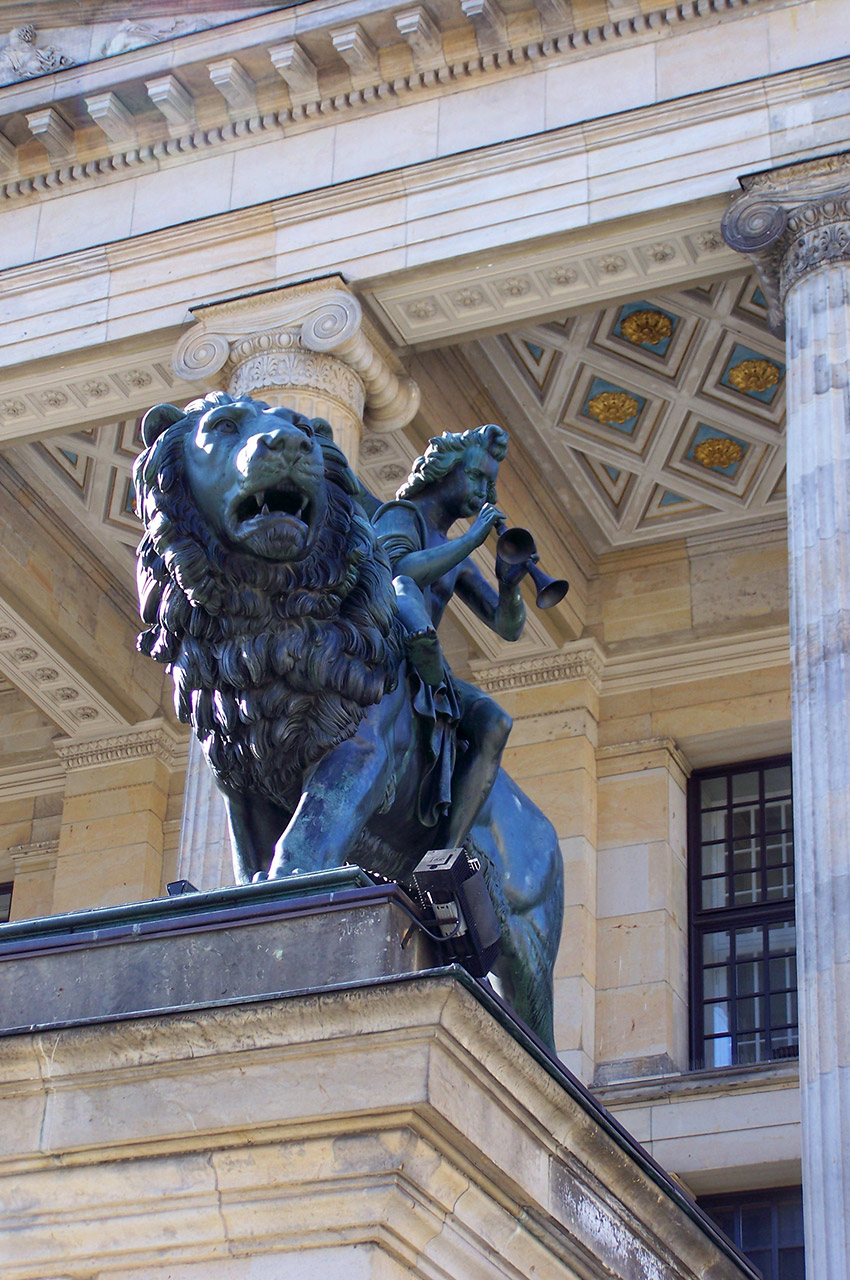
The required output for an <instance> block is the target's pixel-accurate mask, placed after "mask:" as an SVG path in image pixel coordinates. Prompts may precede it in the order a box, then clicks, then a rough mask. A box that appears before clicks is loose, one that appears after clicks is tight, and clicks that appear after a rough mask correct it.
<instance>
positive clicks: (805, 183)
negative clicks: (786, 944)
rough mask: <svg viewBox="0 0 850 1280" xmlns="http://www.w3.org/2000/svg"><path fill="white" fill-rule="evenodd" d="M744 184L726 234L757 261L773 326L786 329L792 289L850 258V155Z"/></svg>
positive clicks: (728, 217) (746, 180) (754, 176)
mask: <svg viewBox="0 0 850 1280" xmlns="http://www.w3.org/2000/svg"><path fill="white" fill-rule="evenodd" d="M740 182H741V186H742V188H743V194H742V195H740V196H738V197H737V199H736V200H735V201H734V202H733V203H732V205H731V206H730V207H729V209H727V211H726V213H725V215H724V217H723V222H722V224H721V230H722V232H723V238H724V240H725V241H726V243H727V244H728V245H729V247H730V248H731V249H735V250H736V251H737V252H738V253H744V254H746V255H747V257H749V258H750V260H751V261H752V262H753V264H754V265H755V267H756V270H757V271H758V274H759V279H760V281H761V285H762V291H763V292H764V295H765V297H766V299H767V302H768V320H769V323H770V326H771V328H772V329H773V330H774V332H776V333H781V332H782V331H783V329H784V323H785V312H784V308H785V297H786V295H787V293H788V291H789V289H791V288H793V286H794V285H795V284H796V283H797V281H798V280H801V279H802V278H803V277H804V276H806V275H808V274H809V272H811V271H815V270H817V268H818V267H822V266H826V265H828V264H830V263H834V262H850V153H848V152H842V153H841V154H839V155H833V156H824V157H821V158H820V159H818V160H811V161H805V162H803V163H802V164H796V165H789V166H787V168H783V169H778V170H775V171H768V172H766V173H756V174H749V175H747V176H745V177H743V178H741V179H740Z"/></svg>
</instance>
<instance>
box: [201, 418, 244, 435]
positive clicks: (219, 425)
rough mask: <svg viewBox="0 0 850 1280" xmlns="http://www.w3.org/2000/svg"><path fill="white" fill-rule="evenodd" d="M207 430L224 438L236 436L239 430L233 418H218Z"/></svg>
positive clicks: (208, 425)
mask: <svg viewBox="0 0 850 1280" xmlns="http://www.w3.org/2000/svg"><path fill="white" fill-rule="evenodd" d="M207 430H208V431H217V432H218V433H219V435H223V436H235V435H236V433H237V431H238V430H239V428H238V426H237V425H236V423H235V422H234V421H233V419H232V418H216V419H215V420H214V421H213V422H210V423H208V424H207Z"/></svg>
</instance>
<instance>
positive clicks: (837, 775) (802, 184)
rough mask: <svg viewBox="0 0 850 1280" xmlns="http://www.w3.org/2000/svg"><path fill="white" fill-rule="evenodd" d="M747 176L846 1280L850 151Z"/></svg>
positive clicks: (798, 823)
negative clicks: (769, 338) (782, 358)
mask: <svg viewBox="0 0 850 1280" xmlns="http://www.w3.org/2000/svg"><path fill="white" fill-rule="evenodd" d="M741 185H742V187H743V194H742V195H741V196H739V197H738V199H737V200H736V201H735V202H734V203H733V204H732V206H731V207H730V209H729V210H728V212H727V214H726V216H725V218H724V223H723V234H724V237H725V238H726V240H727V243H728V244H730V245H731V246H732V247H733V248H735V249H738V250H739V251H740V252H742V253H746V254H747V255H748V257H749V258H750V260H751V261H752V262H753V264H754V265H755V267H756V269H757V270H758V273H759V277H760V280H761V284H762V287H763V291H764V294H765V297H766V298H767V301H768V307H769V312H770V316H771V321H772V323H773V325H774V327H776V328H779V327H781V326H782V325H784V328H785V333H786V341H787V352H788V408H787V432H786V436H787V468H788V519H789V533H788V538H789V561H790V576H791V605H790V628H791V695H792V700H791V708H792V735H793V753H794V754H793V767H794V841H795V851H796V852H795V859H796V867H797V950H798V987H799V1010H800V1085H801V1095H802V1118H803V1126H802V1129H803V1198H804V1216H805V1232H806V1273H807V1275H809V1276H811V1277H814V1278H816V1280H850V153H844V154H841V155H837V156H826V157H820V158H818V159H816V160H812V161H806V162H804V163H801V164H798V165H791V166H787V167H785V168H783V169H778V170H773V171H768V172H766V173H761V174H753V175H749V176H747V177H744V178H742V179H741Z"/></svg>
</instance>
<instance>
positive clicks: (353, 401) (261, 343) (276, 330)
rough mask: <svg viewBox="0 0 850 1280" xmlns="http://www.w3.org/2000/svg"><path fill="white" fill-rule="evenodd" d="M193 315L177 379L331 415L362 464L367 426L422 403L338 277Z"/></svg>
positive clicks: (351, 455) (389, 423) (409, 412)
mask: <svg viewBox="0 0 850 1280" xmlns="http://www.w3.org/2000/svg"><path fill="white" fill-rule="evenodd" d="M192 313H193V315H194V317H195V323H194V324H193V325H192V326H191V327H190V328H189V329H187V331H186V332H185V333H184V335H183V337H182V338H181V339H180V342H179V343H178V345H177V349H176V351H175V354H174V361H173V364H174V370H175V372H176V373H177V375H178V377H181V378H184V379H186V380H187V381H191V382H195V383H197V382H198V381H203V380H204V379H209V385H210V387H214V386H216V387H218V388H220V389H224V390H226V391H228V392H229V393H230V394H231V395H233V396H240V395H253V396H257V397H258V398H264V399H266V400H267V401H268V402H269V403H271V404H278V405H283V404H285V405H287V406H289V407H290V408H293V409H297V410H298V411H299V412H301V413H304V414H306V415H307V416H308V417H322V418H327V420H328V421H329V422H330V423H331V425H332V427H333V429H334V436H335V438H336V440H337V443H338V444H339V445H340V446H341V448H342V449H343V450H344V452H345V453H346V455H347V456H348V459H349V462H350V463H351V464H352V466H353V467H355V468H356V467H357V462H358V456H359V447H360V440H361V437H362V434H363V430H364V426H365V427H366V428H368V429H370V430H373V431H395V430H399V429H400V428H402V427H404V426H406V425H407V423H408V422H410V420H411V418H412V417H413V415H414V414H415V413H416V410H417V408H418V407H419V388H418V387H417V385H416V383H415V382H413V380H412V379H410V378H408V377H406V376H405V374H404V371H403V369H402V366H401V364H400V362H399V361H398V359H397V358H396V357H395V356H394V354H393V353H392V351H391V350H390V348H389V346H388V345H387V344H386V343H385V342H384V341H383V339H382V338H381V337H380V335H379V334H378V332H377V330H376V329H375V328H374V326H373V325H372V324H371V323H370V321H369V320H368V319H367V317H366V316H364V314H363V309H362V307H361V305H360V302H359V300H358V299H357V298H356V297H355V295H354V294H353V293H352V292H351V290H350V289H348V288H347V286H346V285H345V283H344V282H343V281H342V280H341V279H340V277H338V276H331V277H328V278H326V279H323V280H314V281H310V282H309V283H307V284H298V285H289V286H284V287H282V288H279V289H270V290H268V291H265V292H263V293H257V294H252V295H249V296H248V297H244V298H234V299H230V300H228V301H225V302H215V303H211V304H208V305H203V306H198V307H194V308H193V309H192Z"/></svg>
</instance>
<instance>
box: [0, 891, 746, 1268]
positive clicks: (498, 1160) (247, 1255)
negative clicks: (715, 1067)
mask: <svg viewBox="0 0 850 1280" xmlns="http://www.w3.org/2000/svg"><path fill="white" fill-rule="evenodd" d="M336 874H337V876H339V875H347V876H348V878H349V880H351V877H352V876H356V874H357V873H356V872H352V871H351V870H350V869H349V870H348V871H346V872H344V873H342V872H340V873H336ZM308 880H309V877H293V878H292V881H290V882H289V884H288V885H287V884H286V883H285V882H284V884H283V885H282V886H281V885H279V886H276V887H272V890H270V889H268V888H267V887H266V886H247V887H245V888H243V889H241V890H231V891H228V892H229V893H231V894H236V895H240V894H241V895H242V898H241V899H240V901H241V902H242V905H243V907H244V904H245V902H247V901H248V900H249V899H250V898H251V895H252V894H254V893H255V891H257V890H261V891H262V892H263V893H265V894H266V898H265V902H266V906H267V908H268V909H269V910H270V911H272V913H273V915H274V920H275V921H276V925H273V924H272V917H271V916H267V917H266V918H265V919H264V920H263V919H261V918H260V917H259V915H258V918H257V920H256V921H255V922H254V923H253V924H252V923H251V921H250V920H249V919H246V918H244V915H243V918H242V919H241V923H240V925H239V927H234V928H233V929H231V930H229V931H228V935H227V937H228V961H229V963H230V965H231V970H230V971H231V972H233V973H240V974H241V975H242V979H243V982H242V990H241V994H239V996H238V997H236V998H234V996H233V995H232V994H231V995H230V996H229V997H228V998H227V999H225V1000H216V999H214V998H212V997H213V996H214V988H215V986H216V985H217V983H218V982H219V981H220V980H222V979H225V968H224V967H222V962H221V958H219V960H217V961H215V963H214V964H213V965H212V968H211V970H210V972H208V973H207V975H206V976H204V975H203V974H202V973H200V972H198V971H196V972H195V975H194V979H193V980H194V982H195V983H196V985H197V984H200V987H199V988H198V990H196V991H195V992H194V998H193V1000H183V1002H182V1004H180V1003H179V1002H178V1003H177V1004H172V1006H171V1007H170V1008H169V1009H167V1010H162V1009H160V1010H156V1009H148V1010H147V1011H146V1010H144V1009H143V1008H141V1009H139V1016H135V1017H130V1016H127V1015H126V1014H125V1015H124V1016H121V1015H118V1016H116V1014H115V1013H113V1014H112V1015H111V1016H107V1015H105V1014H103V1015H101V1016H97V1015H94V1014H92V1012H91V1010H89V1014H88V1017H87V1019H86V1020H85V1021H78V1022H77V1024H76V1025H68V1022H69V1020H70V1015H71V1010H70V1008H68V1009H66V1010H65V1017H64V1021H65V1025H64V1026H63V1025H52V1026H51V1025H45V1026H43V1027H42V1028H41V1029H40V1030H38V1031H35V1032H33V1031H21V1032H19V1033H17V1034H8V1033H7V1034H6V1035H5V1037H3V1038H2V1039H0V1045H2V1053H0V1222H1V1223H2V1230H3V1235H2V1238H3V1246H2V1252H3V1275H4V1280H35V1277H43V1278H45V1280H46V1277H59V1276H61V1277H63V1280H84V1277H85V1278H86V1280H88V1277H91V1276H92V1275H97V1276H98V1278H99V1280H128V1277H130V1276H133V1277H139V1278H141V1277H144V1278H145V1280H148V1278H150V1280H153V1278H154V1277H160V1276H165V1275H168V1276H170V1277H171V1278H172V1280H237V1278H238V1280H295V1278H296V1277H297V1280H313V1277H315V1278H316V1280H319V1278H321V1280H343V1278H344V1280H367V1278H368V1280H396V1278H398V1280H402V1277H404V1278H408V1277H411V1276H414V1277H421V1278H422V1280H425V1278H426V1277H427V1280H434V1278H435V1277H437V1276H453V1277H458V1280H473V1278H475V1280H496V1278H497V1277H498V1278H500V1280H507V1278H508V1277H510V1278H511V1280H521V1278H527V1280H531V1277H534V1278H535V1280H543V1278H544V1277H545V1278H546V1280H579V1278H580V1280H636V1278H637V1277H641V1280H757V1273H756V1272H755V1271H754V1270H753V1269H752V1268H751V1267H750V1266H749V1265H748V1264H747V1263H746V1262H745V1261H744V1260H743V1258H741V1257H740V1255H738V1254H737V1253H736V1251H735V1250H734V1248H733V1247H732V1246H731V1245H729V1244H728V1242H726V1241H725V1240H724V1239H723V1238H722V1237H721V1236H720V1234H719V1233H718V1232H717V1230H716V1228H714V1227H713V1226H712V1225H711V1223H710V1222H709V1221H708V1220H707V1219H706V1218H705V1217H704V1216H703V1215H702V1214H701V1212H700V1210H698V1209H697V1207H696V1205H695V1204H694V1202H693V1201H692V1200H691V1199H690V1198H689V1197H688V1196H687V1195H686V1194H685V1193H684V1192H683V1191H682V1189H681V1188H680V1187H679V1186H678V1185H676V1184H675V1183H674V1182H673V1181H672V1180H671V1179H670V1178H668V1176H667V1175H666V1174H665V1173H664V1172H663V1170H662V1169H660V1167H659V1166H658V1165H656V1164H654V1163H653V1161H652V1160H651V1159H650V1158H649V1157H648V1156H647V1154H646V1152H644V1151H643V1149H642V1148H641V1147H640V1146H639V1145H638V1144H637V1143H636V1142H635V1141H634V1139H632V1138H631V1137H630V1136H629V1135H628V1134H627V1133H626V1132H625V1131H624V1130H623V1129H621V1128H620V1127H619V1126H618V1125H617V1124H616V1123H615V1122H614V1121H613V1120H612V1118H611V1117H610V1116H609V1115H608V1113H607V1112H605V1111H604V1109H603V1108H602V1107H601V1106H599V1104H598V1103H596V1102H595V1101H594V1100H593V1099H592V1097H591V1096H590V1095H589V1094H588V1093H587V1092H586V1091H585V1090H584V1089H583V1088H582V1086H581V1085H580V1084H579V1083H578V1081H577V1080H576V1079H575V1078H574V1077H573V1076H571V1075H570V1074H569V1073H568V1072H567V1071H566V1070H565V1069H564V1068H563V1067H561V1066H560V1064H559V1063H558V1062H557V1061H556V1060H555V1059H553V1058H551V1057H550V1056H549V1055H548V1054H547V1053H546V1052H545V1051H544V1050H542V1049H541V1048H540V1047H539V1046H537V1045H535V1044H534V1043H533V1042H532V1041H530V1040H529V1038H528V1037H527V1036H526V1035H525V1034H524V1033H523V1031H522V1030H521V1028H520V1027H519V1026H518V1024H517V1023H516V1022H514V1021H513V1019H512V1018H511V1016H510V1015H509V1013H508V1012H507V1011H506V1010H505V1009H504V1007H503V1006H501V1005H500V1004H499V1003H498V1002H497V1001H495V1000H494V999H492V998H491V997H489V996H488V995H487V993H486V992H485V991H484V989H483V988H481V987H480V986H478V984H476V983H474V982H473V981H472V980H471V979H469V978H468V977H467V976H466V975H465V974H464V973H463V972H462V971H460V970H444V969H443V970H433V971H431V972H428V971H421V970H420V971H417V970H416V967H415V965H416V963H417V962H418V963H421V960H422V955H423V953H422V951H421V950H419V951H418V952H417V950H416V949H417V948H418V947H420V945H421V944H420V943H418V942H415V943H414V944H413V948H412V949H411V942H410V935H409V927H410V923H411V922H410V919H409V917H408V916H407V915H405V913H404V911H402V910H400V909H399V907H398V905H397V904H394V903H393V901H391V899H392V897H393V892H394V891H393V890H392V889H391V888H387V887H382V888H381V889H377V888H375V887H372V890H371V892H372V894H373V896H374V894H378V895H381V894H383V896H384V900H385V905H384V907H380V908H376V904H375V903H373V904H372V906H371V907H364V903H363V902H362V901H359V902H358V901H356V900H355V901H350V902H348V903H346V902H345V901H344V895H345V893H346V892H351V886H350V885H349V888H348V889H347V890H346V889H345V888H344V887H343V888H340V886H339V885H338V886H337V888H336V890H334V891H332V892H331V893H330V895H329V892H328V886H327V884H325V885H324V889H323V891H322V893H323V896H322V895H320V896H319V897H317V898H316V899H315V900H314V903H313V910H312V912H311V911H310V907H309V895H308V894H305V893H304V892H303V891H302V890H303V888H304V885H305V884H306V882H307V881H308ZM296 881H300V882H301V888H300V889H298V886H296V885H295V882H296ZM271 891H276V892H277V894H278V898H279V901H278V902H277V905H276V906H275V904H274V902H272V901H271V899H269V898H268V893H269V892H271ZM354 892H355V893H356V892H357V887H356V886H355V889H354ZM286 893H289V894H293V893H294V894H295V899H294V900H293V904H292V905H293V911H292V914H291V916H289V915H288V914H287V911H286V910H285V909H284V908H283V906H282V897H284V896H285V895H286ZM366 893H367V896H368V893H369V891H368V890H367V891H366ZM214 901H217V902H218V908H217V909H220V908H221V906H222V902H223V901H224V895H221V894H219V895H206V897H205V898H198V899H196V900H195V904H194V907H193V909H192V910H188V909H186V910H185V912H184V918H183V920H182V922H181V921H180V920H179V910H180V902H179V900H178V901H177V905H176V906H175V903H174V902H172V903H170V904H168V903H166V905H165V907H161V908H159V907H157V906H156V904H154V907H153V908H152V906H151V904H140V905H139V906H138V907H136V908H134V910H136V912H137V913H139V920H138V921H137V923H138V924H139V925H140V926H141V925H142V924H143V921H144V919H147V920H148V921H150V920H151V918H152V913H153V916H155V915H156V912H157V910H158V911H159V913H160V917H161V918H160V919H159V927H160V934H161V936H167V937H168V938H169V939H170V941H169V942H168V943H167V946H168V951H167V952H165V951H163V952H161V955H160V958H161V959H164V960H165V961H166V962H167V963H170V964H173V966H174V973H175V974H176V975H177V976H178V977H179V975H180V974H181V972H183V970H181V968H180V965H179V956H180V952H181V949H183V950H184V951H186V949H188V951H192V950H193V949H197V948H204V947H206V948H207V949H208V951H209V954H210V956H211V957H213V956H214V955H215V952H216V947H215V946H214V945H213V946H211V945H210V941H209V939H210V934H209V932H208V919H207V917H208V916H209V914H210V911H209V909H208V908H210V907H211V906H213V905H214ZM269 904H271V905H269ZM364 909H365V914H364ZM120 910H124V911H125V912H126V911H128V910H130V909H129V908H124V909H119V911H120ZM376 910H377V914H376ZM175 912H176V913H178V914H175ZM94 914H97V913H89V916H88V917H84V916H82V915H81V916H79V917H77V918H74V917H71V918H66V919H65V920H64V922H63V921H62V920H53V921H51V922H41V923H40V925H38V926H35V934H38V936H35V934H34V936H33V937H32V938H31V943H32V946H33V947H34V948H35V949H37V950H40V951H41V953H42V955H41V957H40V958H41V959H43V960H49V949H50V946H51V942H50V938H49V937H47V936H46V935H45V932H44V931H45V928H46V926H47V925H48V924H49V925H50V927H51V928H52V929H53V930H55V931H58V932H54V934H53V940H54V941H53V945H55V946H56V947H61V948H62V949H63V951H64V962H65V966H66V969H67V968H68V965H69V962H71V958H72V954H73V956H74V960H73V963H74V964H75V965H76V967H77V969H78V970H80V971H83V970H85V968H86V965H87V962H86V959H85V956H86V953H88V956H89V963H90V967H91V968H95V967H98V966H97V958H98V956H99V957H100V959H101V963H100V965H99V967H100V968H101V969H102V970H103V972H105V973H106V974H107V975H108V974H111V973H117V972H118V969H117V968H116V966H115V965H114V964H113V962H112V961H111V960H110V959H108V958H107V957H108V953H109V952H110V950H112V949H113V948H115V947H125V948H135V954H136V956H137V957H138V958H139V960H140V961H142V958H143V956H144V954H145V952H146V951H147V950H148V943H147V942H146V941H145V938H144V930H143V929H142V928H139V929H136V931H135V935H136V936H135V940H133V941H131V940H129V936H128V934H126V933H125V934H124V935H123V938H121V939H118V940H116V941H114V942H112V941H110V934H109V932H108V928H107V926H106V925H105V923H104V921H103V920H101V921H100V922H99V924H98V929H97V932H96V933H95V932H92V930H91V929H88V931H87V930H86V926H87V925H91V923H92V921H91V919H90V916H91V915H94ZM113 914H114V915H117V913H115V912H114V913H113ZM166 917H167V918H168V920H170V923H171V929H170V932H168V933H167V935H162V926H163V925H164V923H165V920H166ZM125 923H127V922H125ZM63 926H64V929H65V934H64V938H63V937H62V935H61V930H62V928H63ZM113 927H117V926H114V925H113ZM275 928H277V929H278V931H279V932H278V942H277V943H276V944H275V942H274V939H273V933H274V929H275ZM39 929H40V930H41V932H40V933H39ZM9 930H12V931H13V932H12V935H10V933H9ZM16 930H17V932H15V931H16ZM414 932H415V930H414ZM261 934H262V935H263V937H264V938H265V941H260V936H261ZM4 938H5V939H10V938H11V942H12V943H13V944H14V947H13V949H14V948H17V956H16V957H13V958H12V959H10V960H6V961H3V960H0V967H2V965H3V963H11V964H13V965H17V966H18V967H19V969H20V968H22V967H23V966H24V965H25V964H27V963H29V964H33V963H34V960H33V959H32V958H31V959H30V960H28V961H27V960H26V959H25V958H22V955H21V949H22V946H23V944H24V943H25V941H26V940H25V938H23V937H22V935H21V932H20V926H4V927H3V928H0V952H2V950H3V948H4V945H5V944H4V942H3V939H4ZM151 941H152V942H153V941H154V939H151ZM258 946H259V950H258ZM276 947H277V951H276V950H275V948H276ZM264 949H265V954H266V956H267V958H268V960H269V961H270V963H272V964H273V963H274V957H275V955H276V954H277V955H279V956H280V955H283V957H284V963H285V966H286V968H287V970H288V972H289V975H290V978H291V977H292V976H294V975H297V974H298V971H299V968H303V971H304V974H305V975H306V976H305V978H304V979H303V980H304V981H305V982H306V981H307V980H309V981H315V980H316V978H317V977H318V976H320V974H321V971H322V969H323V968H325V969H326V973H325V976H326V977H327V978H333V975H334V973H335V972H336V971H338V969H339V965H340V963H341V956H342V950H345V949H347V951H348V952H349V953H350V959H349V963H350V962H352V961H353V963H354V965H355V973H353V974H352V975H351V976H350V977H349V978H348V980H347V982H346V984H345V985H344V986H336V987H333V986H331V985H328V984H325V985H324V987H319V988H315V989H313V990H310V991H309V992H307V993H304V992H303V991H302V993H300V994H299V993H298V992H297V991H293V992H291V993H290V994H288V995H282V996H278V997H276V998H274V997H271V996H270V995H269V994H268V992H269V987H268V985H264V984H263V982H260V983H259V985H255V986H254V987H253V991H254V994H251V991H252V983H251V981H250V978H249V977H247V976H246V975H249V974H250V971H251V966H252V964H253V962H254V960H255V959H256V958H257V957H258V956H259V954H260V952H261V951H263V950H264ZM417 956H418V961H417V960H416V959H414V965H413V967H412V971H411V965H410V959H406V958H405V957H410V958H414V957H417ZM388 960H390V961H391V965H390V968H391V967H392V965H396V966H401V967H402V968H404V967H407V969H408V972H406V973H405V972H399V971H396V972H395V973H393V972H390V971H389V969H388V967H387V961H388ZM144 971H145V970H144V964H143V963H140V965H139V967H138V969H137V970H136V972H137V976H138V977H139V979H140V981H139V983H138V984H137V990H138V992H139V995H143V993H144V991H145V988H146V983H145V981H144ZM166 971H167V970H166ZM150 973H151V979H152V983H153V977H154V971H153V970H151V971H150ZM355 974H356V976H355ZM256 976H257V977H261V976H262V975H261V973H260V972H259V971H257V972H256ZM159 981H161V979H159ZM154 985H155V983H153V985H151V987H150V991H151V994H154V992H153V986H154ZM178 985H179V983H178ZM204 985H206V990H205V991H203V990H201V988H202V987H204ZM102 987H103V989H104V990H105V991H113V992H115V991H117V989H118V987H117V985H116V984H115V983H114V982H112V980H111V978H109V977H107V979H106V981H105V982H104V983H103V984H102ZM96 994H97V993H95V995H96ZM137 1008H138V1005H137ZM49 1021H51V1019H48V1022H49Z"/></svg>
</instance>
